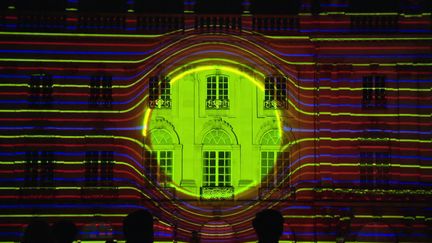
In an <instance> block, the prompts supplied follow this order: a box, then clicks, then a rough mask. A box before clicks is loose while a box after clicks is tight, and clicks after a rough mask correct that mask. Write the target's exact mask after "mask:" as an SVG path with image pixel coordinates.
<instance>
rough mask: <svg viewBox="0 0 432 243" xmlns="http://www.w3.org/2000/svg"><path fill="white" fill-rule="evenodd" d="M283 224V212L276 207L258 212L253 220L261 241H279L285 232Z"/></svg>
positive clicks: (261, 242) (271, 242) (265, 242)
mask: <svg viewBox="0 0 432 243" xmlns="http://www.w3.org/2000/svg"><path fill="white" fill-rule="evenodd" d="M283 224H284V218H283V217H282V214H281V213H280V212H279V211H276V210H274V209H265V210H263V211H261V212H259V213H257V214H256V215H255V218H254V220H253V222H252V225H253V227H254V229H255V232H256V234H257V236H258V240H259V242H260V243H273V242H278V241H279V238H280V237H281V235H282V233H283Z"/></svg>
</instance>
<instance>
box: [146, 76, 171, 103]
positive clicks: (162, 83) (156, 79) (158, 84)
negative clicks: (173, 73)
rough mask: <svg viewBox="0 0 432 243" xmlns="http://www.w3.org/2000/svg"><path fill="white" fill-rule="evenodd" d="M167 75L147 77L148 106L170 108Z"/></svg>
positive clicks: (169, 85) (169, 89)
mask: <svg viewBox="0 0 432 243" xmlns="http://www.w3.org/2000/svg"><path fill="white" fill-rule="evenodd" d="M170 82H171V81H170V79H169V78H168V77H161V76H153V77H150V78H149V106H150V108H151V109H171V108H172V98H171V95H172V92H171V91H172V87H171V83H170Z"/></svg>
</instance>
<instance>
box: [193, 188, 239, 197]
mask: <svg viewBox="0 0 432 243" xmlns="http://www.w3.org/2000/svg"><path fill="white" fill-rule="evenodd" d="M200 197H201V200H233V199H234V187H233V186H203V187H201V188H200Z"/></svg>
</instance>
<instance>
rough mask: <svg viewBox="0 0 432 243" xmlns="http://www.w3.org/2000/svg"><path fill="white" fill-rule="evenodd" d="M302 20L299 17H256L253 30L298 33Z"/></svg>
mask: <svg viewBox="0 0 432 243" xmlns="http://www.w3.org/2000/svg"><path fill="white" fill-rule="evenodd" d="M299 28H300V19H299V17H298V16H254V17H253V18H252V30H255V31H260V32H261V31H265V32H268V31H270V32H271V31H298V30H299Z"/></svg>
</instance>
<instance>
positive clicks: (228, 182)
mask: <svg viewBox="0 0 432 243" xmlns="http://www.w3.org/2000/svg"><path fill="white" fill-rule="evenodd" d="M206 153H208V154H210V153H214V154H215V156H214V162H215V164H214V166H213V167H214V174H212V173H211V167H212V166H211V165H210V166H208V165H206V160H207V161H208V160H209V159H212V158H211V157H206ZM221 153H223V154H224V156H223V158H221V157H220V155H221ZM226 155H229V156H228V157H226ZM232 155H233V153H232V151H231V150H227V149H211V148H208V149H205V150H203V151H202V161H203V164H202V166H203V169H202V175H203V181H202V186H203V187H231V186H232ZM221 162H222V163H221ZM207 168H208V169H209V170H208V171H209V172H206V169H207ZM221 169H222V170H223V172H222V173H221V171H220V170H221ZM210 176H214V178H215V181H214V182H213V181H212V180H211V179H210ZM221 176H222V177H223V179H222V180H220V177H221ZM206 178H207V179H206ZM227 178H228V179H227ZM221 181H222V182H221Z"/></svg>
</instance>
